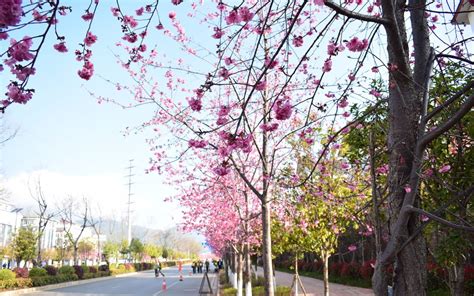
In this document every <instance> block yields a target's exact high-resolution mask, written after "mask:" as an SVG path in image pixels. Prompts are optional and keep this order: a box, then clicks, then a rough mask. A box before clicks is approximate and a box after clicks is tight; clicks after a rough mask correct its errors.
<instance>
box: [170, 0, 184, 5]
mask: <svg viewBox="0 0 474 296" xmlns="http://www.w3.org/2000/svg"><path fill="white" fill-rule="evenodd" d="M171 3H173V5H179V4H181V3H183V0H171Z"/></svg>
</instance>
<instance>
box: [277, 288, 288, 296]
mask: <svg viewBox="0 0 474 296" xmlns="http://www.w3.org/2000/svg"><path fill="white" fill-rule="evenodd" d="M290 295H291V288H290V287H287V286H278V287H277V288H276V291H275V296H290Z"/></svg>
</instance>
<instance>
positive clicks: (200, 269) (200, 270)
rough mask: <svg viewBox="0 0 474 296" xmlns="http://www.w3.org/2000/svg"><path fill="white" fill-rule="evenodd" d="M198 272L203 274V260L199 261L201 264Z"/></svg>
mask: <svg viewBox="0 0 474 296" xmlns="http://www.w3.org/2000/svg"><path fill="white" fill-rule="evenodd" d="M198 264H199V265H198V272H199V273H202V267H203V266H204V264H203V263H202V260H199V263H198Z"/></svg>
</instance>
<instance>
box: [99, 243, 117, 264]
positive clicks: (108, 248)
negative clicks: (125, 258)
mask: <svg viewBox="0 0 474 296" xmlns="http://www.w3.org/2000/svg"><path fill="white" fill-rule="evenodd" d="M102 253H103V254H104V256H105V258H107V260H110V259H111V258H117V257H118V256H119V254H120V245H119V244H118V243H116V242H111V241H107V242H105V244H104V246H103V251H102Z"/></svg>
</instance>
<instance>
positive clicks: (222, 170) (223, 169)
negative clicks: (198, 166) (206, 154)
mask: <svg viewBox="0 0 474 296" xmlns="http://www.w3.org/2000/svg"><path fill="white" fill-rule="evenodd" d="M213 171H214V173H215V174H216V175H218V176H221V177H222V176H225V175H227V174H229V173H230V169H229V168H228V167H225V166H223V165H220V166H218V167H216V168H214V169H213Z"/></svg>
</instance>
